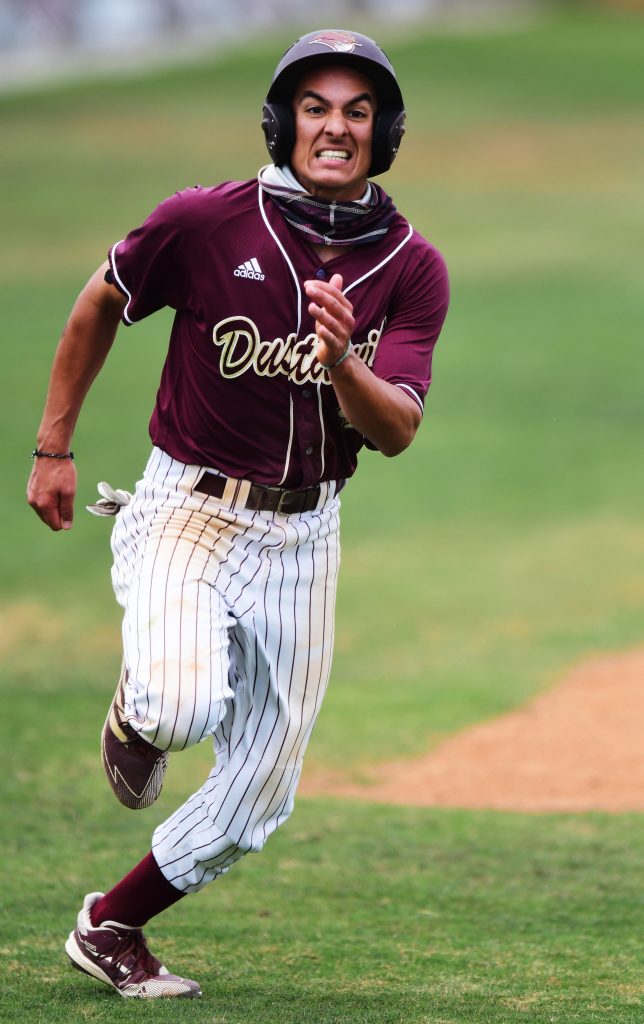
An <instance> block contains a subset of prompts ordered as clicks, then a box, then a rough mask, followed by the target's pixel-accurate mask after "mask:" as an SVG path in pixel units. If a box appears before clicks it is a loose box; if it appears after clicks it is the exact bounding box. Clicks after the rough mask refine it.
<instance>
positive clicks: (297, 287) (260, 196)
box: [257, 185, 302, 484]
mask: <svg viewBox="0 0 644 1024" xmlns="http://www.w3.org/2000/svg"><path fill="white" fill-rule="evenodd" d="M257 194H258V200H259V210H260V213H261V215H262V220H263V221H264V224H265V225H266V227H267V229H268V232H269V234H270V235H272V237H273V239H274V241H275V244H276V245H277V248H278V249H279V251H280V252H281V254H282V256H283V257H284V259H285V261H286V265H287V267H288V269H289V270H290V272H291V277H292V278H293V281H294V282H295V291H296V293H297V329H296V333H295V337H296V338H299V336H300V328H301V327H302V289H301V288H300V282H299V281H298V279H297V274H296V272H295V267H294V266H293V264H292V263H291V261H290V259H289V256H288V253H287V251H286V249H285V248H284V246H283V245H282V243H281V242H280V240H279V238H278V237H277V235H276V233H275V231H274V230H273V228H272V227H271V225H270V223H269V220H268V217H267V216H266V211H265V210H264V196H263V193H262V186H261V185H259V186H258V189H257ZM289 400H290V410H291V426H290V431H289V437H288V448H287V450H286V463H285V465H284V473H283V475H282V479H281V480H280V484H283V483H284V481H285V480H286V475H287V473H288V466H289V462H290V461H291V447H292V445H293V427H294V418H293V398H292V396H289Z"/></svg>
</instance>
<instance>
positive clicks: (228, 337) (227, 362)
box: [212, 316, 387, 384]
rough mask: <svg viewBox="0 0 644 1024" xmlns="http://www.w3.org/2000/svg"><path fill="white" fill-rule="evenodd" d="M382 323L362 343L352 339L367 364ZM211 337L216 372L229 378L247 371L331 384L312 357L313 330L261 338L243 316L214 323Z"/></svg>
mask: <svg viewBox="0 0 644 1024" xmlns="http://www.w3.org/2000/svg"><path fill="white" fill-rule="evenodd" d="M386 322H387V321H386V318H385V319H384V320H383V321H382V323H381V324H380V327H374V328H372V329H371V330H370V331H369V332H368V334H367V340H366V341H365V342H363V343H359V344H356V343H355V342H354V345H353V347H354V350H355V353H356V355H357V356H358V357H359V358H360V359H362V361H363V362H364V363H366V364H367V366H371V365H372V363H373V360H374V356H375V354H376V349H377V348H378V342H379V341H380V338H381V337H382V332H383V331H384V329H385V324H386ZM212 340H213V342H214V343H215V345H217V346H219V348H220V349H221V353H220V360H219V372H220V373H221V376H222V377H225V378H227V379H229V380H232V379H233V378H234V377H240V376H241V375H242V374H243V373H247V372H249V371H251V372H253V373H256V374H257V375H258V376H259V377H276V376H277V375H278V374H280V373H282V374H284V375H285V376H286V377H288V378H289V379H290V380H292V381H293V382H294V383H295V384H306V383H312V384H318V383H319V384H330V383H331V381H330V379H329V375H328V373H327V372H326V370H325V369H323V367H322V366H321V365H320V363H319V362H318V360H317V358H316V351H317V343H318V338H317V335H316V334H315V333H311V334H307V335H306V336H305V337H304V338H300V340H299V341H298V340H297V335H296V334H295V333H291V334H287V335H286V337H284V338H274V339H273V340H272V341H264V340H262V339H261V337H260V333H259V329H258V327H257V324H256V323H255V322H254V321H253V320H251V319H249V318H248V317H245V316H230V317H226V319H225V320H220V321H219V323H218V324H215V326H214V328H213V331H212Z"/></svg>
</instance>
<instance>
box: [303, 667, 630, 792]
mask: <svg viewBox="0 0 644 1024" xmlns="http://www.w3.org/2000/svg"><path fill="white" fill-rule="evenodd" d="M377 778H378V781H376V780H375V773H374V781H373V782H367V783H366V784H364V785H358V784H356V783H354V782H350V781H348V780H346V779H343V778H341V777H339V776H331V775H326V774H325V775H322V774H315V773H308V774H307V772H306V771H305V772H304V777H303V779H302V784H301V787H300V792H301V793H302V794H303V795H310V796H313V795H336V796H343V797H356V798H359V799H360V800H373V801H377V802H381V803H391V804H408V805H415V806H427V807H430V806H443V807H469V808H474V807H477V808H489V809H498V810H511V811H590V810H601V811H614V812H618V811H642V810H644V650H636V651H632V652H629V653H625V654H621V655H618V656H606V657H602V658H595V659H593V660H591V661H586V662H583V663H582V664H580V665H579V666H577V667H576V668H575V669H573V670H572V671H571V672H570V673H569V674H568V675H567V676H566V677H565V678H564V679H563V680H562V681H561V683H560V684H559V685H557V686H556V687H554V688H553V689H552V690H550V691H548V692H546V693H543V694H541V695H539V696H538V697H537V698H536V699H534V700H532V701H531V702H530V703H529V704H527V705H526V706H525V707H522V708H520V709H518V710H517V711H513V712H510V713H509V714H506V715H503V716H501V717H500V718H497V719H494V720H492V721H489V722H483V723H481V724H479V725H475V726H472V727H470V728H468V729H465V730H463V731H462V732H460V733H457V734H456V735H455V736H452V737H450V738H449V739H447V740H445V741H444V742H443V743H442V744H441V745H440V746H439V747H437V748H436V749H435V750H433V751H432V752H431V753H429V754H426V755H423V756H421V757H418V758H415V759H414V760H411V761H392V762H389V763H385V764H382V765H380V766H379V768H378V770H377Z"/></svg>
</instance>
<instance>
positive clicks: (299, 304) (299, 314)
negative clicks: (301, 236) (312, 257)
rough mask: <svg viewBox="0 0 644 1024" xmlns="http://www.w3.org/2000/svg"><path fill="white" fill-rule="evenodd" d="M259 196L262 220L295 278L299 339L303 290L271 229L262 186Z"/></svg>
mask: <svg viewBox="0 0 644 1024" xmlns="http://www.w3.org/2000/svg"><path fill="white" fill-rule="evenodd" d="M258 195H259V209H260V213H261V215H262V220H263V221H264V224H265V225H266V227H267V228H268V231H269V234H271V235H272V236H273V238H274V240H275V244H276V245H277V248H278V249H279V251H280V252H281V254H282V256H283V257H284V259H285V260H286V265H287V266H288V269H289V270H290V271H291V277H292V278H293V280H294V282H295V290H296V292H297V331H296V337H299V335H300V327H301V326H302V290H301V288H300V282H299V281H298V279H297V274H296V272H295V267H294V266H293V264H292V263H291V261H290V259H289V256H288V253H287V251H286V249H285V248H284V246H283V245H282V243H281V242H280V240H279V238H278V237H277V235H276V233H275V231H274V230H273V228H272V227H271V225H270V223H269V220H268V217H267V216H266V211H265V210H264V196H263V192H262V187H261V185H260V186H259V188H258Z"/></svg>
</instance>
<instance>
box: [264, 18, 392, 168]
mask: <svg viewBox="0 0 644 1024" xmlns="http://www.w3.org/2000/svg"><path fill="white" fill-rule="evenodd" d="M322 63H331V64H334V63H335V64H347V65H349V66H350V67H355V68H356V69H357V70H358V71H361V72H362V73H363V74H364V75H366V76H367V77H368V78H370V79H371V80H372V82H373V83H374V85H375V87H376V95H377V98H378V111H377V114H376V119H375V121H374V128H373V141H372V144H371V165H370V167H369V172H368V173H369V176H370V177H372V176H374V175H376V174H382V173H383V171H387V170H389V168H390V167H391V165H392V163H393V161H394V159H395V157H396V154H397V152H398V149H399V147H400V142H401V140H402V137H403V135H404V132H405V106H404V103H403V98H402V93H401V91H400V86H399V85H398V82H397V81H396V74H395V71H394V69H393V66H392V64H391V61H390V60H389V58H388V57H387V55H386V53H385V52H384V50H382V49H381V48H380V47H379V46H378V44H377V43H376V42H374V40H373V39H370V38H369V36H364V35H362V34H361V33H360V32H347V31H345V30H344V29H321V30H318V31H317V32H309V33H308V34H307V35H305V36H302V37H301V38H300V39H297V40H296V41H295V42H294V43H293V45H292V46H290V47H289V48H288V50H287V51H286V53H285V54H284V56H283V57H282V59H281V60H280V62H279V64H278V65H277V68H276V69H275V74H274V75H273V81H272V82H271V86H270V89H269V90H268V94H267V96H266V101H265V103H264V108H263V111H262V130H263V132H264V137H265V139H266V146H267V148H268V152H269V154H270V156H271V159H272V161H273V163H274V164H277V165H278V166H281V165H283V164H288V163H289V161H290V158H291V153H292V152H293V146H294V144H295V119H294V117H293V110H292V106H291V103H292V98H293V94H294V92H295V85H296V83H297V80H298V79H299V78H300V77H301V76H302V75H303V74H304V73H305V72H306V71H308V70H309V69H310V68H313V67H315V66H316V65H319V64H322Z"/></svg>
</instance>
